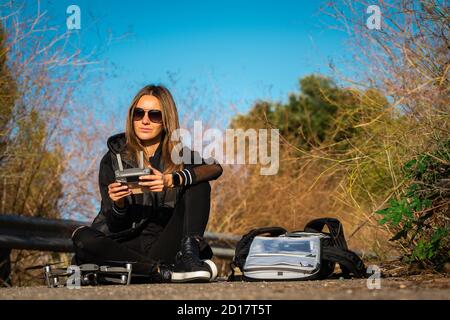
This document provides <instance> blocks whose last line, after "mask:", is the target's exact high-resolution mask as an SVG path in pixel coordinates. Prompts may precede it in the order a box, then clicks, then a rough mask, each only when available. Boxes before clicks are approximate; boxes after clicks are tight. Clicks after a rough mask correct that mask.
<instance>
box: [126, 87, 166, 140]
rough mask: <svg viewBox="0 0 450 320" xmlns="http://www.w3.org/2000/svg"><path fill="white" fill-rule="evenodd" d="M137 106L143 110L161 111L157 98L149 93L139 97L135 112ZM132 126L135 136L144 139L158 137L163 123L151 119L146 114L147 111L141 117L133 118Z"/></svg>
mask: <svg viewBox="0 0 450 320" xmlns="http://www.w3.org/2000/svg"><path fill="white" fill-rule="evenodd" d="M137 108H140V109H143V110H145V111H149V110H159V111H160V112H162V109H161V105H160V104H159V100H158V98H156V97H154V96H150V95H143V96H142V97H141V98H140V99H139V101H138V103H137V105H136V107H135V113H136V109H137ZM133 128H134V132H135V133H136V135H137V137H138V138H139V139H140V140H142V141H146V140H152V139H154V138H156V137H158V136H159V135H160V134H161V131H162V130H163V124H162V123H157V122H153V121H151V120H150V118H149V116H148V112H145V115H144V117H143V118H142V119H139V120H137V119H136V118H135V117H134V118H133Z"/></svg>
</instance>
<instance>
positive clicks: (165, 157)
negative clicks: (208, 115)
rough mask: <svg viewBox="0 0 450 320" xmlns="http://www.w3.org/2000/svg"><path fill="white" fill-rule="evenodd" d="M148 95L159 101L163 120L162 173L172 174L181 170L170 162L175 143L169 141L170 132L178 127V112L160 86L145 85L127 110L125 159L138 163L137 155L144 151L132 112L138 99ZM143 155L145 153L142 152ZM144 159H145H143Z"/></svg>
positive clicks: (168, 94) (170, 95)
mask: <svg viewBox="0 0 450 320" xmlns="http://www.w3.org/2000/svg"><path fill="white" fill-rule="evenodd" d="M145 95H150V96H154V97H155V98H157V99H158V100H159V103H160V105H161V109H162V110H161V112H162V118H163V132H162V134H163V136H164V137H163V140H162V141H161V142H160V143H162V154H161V159H162V162H163V164H164V173H169V172H173V171H176V170H182V169H183V164H178V165H177V164H175V163H173V161H172V158H171V153H172V150H173V148H174V147H175V145H176V143H177V142H176V141H170V136H171V134H172V132H173V131H174V130H176V129H178V128H179V127H180V124H179V121H178V111H177V107H176V105H175V101H174V99H173V97H172V94H171V93H170V91H169V90H168V89H167V88H166V87H164V86H162V85H147V86H145V87H144V88H142V89H141V90H139V92H138V93H137V94H136V96H135V97H134V98H133V101H132V102H131V105H130V107H129V108H128V115H127V123H126V128H125V136H126V139H127V148H126V152H125V157H128V158H132V159H134V160H135V161H136V162H137V161H138V155H139V152H140V151H144V150H145V149H144V146H143V145H142V143H141V141H140V139H139V138H138V137H137V135H136V133H135V131H134V126H133V112H134V108H135V107H136V105H137V103H138V101H139V99H140V98H141V97H142V96H145ZM144 154H145V152H144ZM145 158H146V157H145ZM144 161H145V164H146V165H148V159H144Z"/></svg>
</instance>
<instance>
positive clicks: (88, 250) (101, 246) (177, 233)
mask: <svg viewBox="0 0 450 320" xmlns="http://www.w3.org/2000/svg"><path fill="white" fill-rule="evenodd" d="M210 194H211V187H210V185H209V182H201V183H199V184H196V185H191V186H188V187H186V188H184V190H183V191H182V193H181V197H180V199H179V201H178V202H177V203H176V204H175V208H174V210H173V214H172V216H171V218H170V220H169V222H168V223H167V225H166V226H165V227H164V229H163V230H162V232H160V233H159V234H157V235H155V234H154V233H152V232H149V231H148V230H147V229H144V230H143V231H142V232H141V233H140V234H139V235H138V236H136V237H134V238H131V239H128V240H126V241H117V240H113V239H111V238H109V237H107V236H106V235H105V234H104V233H102V232H100V231H98V230H96V229H93V228H91V227H83V228H80V229H78V230H77V231H76V232H75V233H74V235H73V237H72V240H73V242H74V246H75V254H76V255H75V257H76V259H75V260H76V263H77V264H81V263H95V264H98V265H111V264H112V263H111V262H112V261H117V262H122V261H123V262H126V261H128V262H134V263H133V272H134V273H137V274H143V275H146V274H149V273H152V272H153V271H154V269H155V266H156V264H157V263H158V262H164V263H173V262H174V261H175V255H176V253H177V252H178V251H179V250H180V245H181V239H182V238H183V237H184V236H191V235H198V236H203V234H204V232H205V229H206V225H207V223H208V219H209V210H210V201H211V200H210V199H211V198H210ZM148 227H149V229H150V225H149V226H148Z"/></svg>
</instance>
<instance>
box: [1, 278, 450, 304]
mask: <svg viewBox="0 0 450 320" xmlns="http://www.w3.org/2000/svg"><path fill="white" fill-rule="evenodd" d="M380 284H381V288H380V289H372V290H370V289H368V287H367V280H361V279H353V280H338V279H335V280H323V281H292V282H226V281H218V282H213V283H207V284H194V283H193V284H141V285H130V286H122V285H114V286H112V285H108V286H96V287H82V288H80V289H68V288H47V287H45V286H37V287H12V288H4V289H0V299H6V300H9V299H13V300H20V299H27V300H28V299H32V300H41V299H51V300H53V299H58V300H59V299H64V300H66V299H82V300H86V299H138V300H141V299H146V300H147V299H148V300H155V299H164V300H169V299H170V300H172V299H176V300H186V299H189V300H192V299H194V300H196V299H202V300H209V299H213V300H215V299H221V300H263V299H280V300H300V299H312V300H334V299H346V300H347V299H370V300H372V299H443V300H449V299H450V280H449V278H448V277H443V276H434V275H429V276H410V277H401V278H381V283H380Z"/></svg>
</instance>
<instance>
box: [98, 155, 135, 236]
mask: <svg viewBox="0 0 450 320" xmlns="http://www.w3.org/2000/svg"><path fill="white" fill-rule="evenodd" d="M114 181H115V175H114V170H113V168H112V163H111V155H110V152H108V153H107V154H106V155H105V156H104V157H103V158H102V160H101V162H100V171H99V179H98V182H99V183H98V184H99V188H100V195H101V198H102V199H101V207H100V211H101V212H102V213H103V215H104V216H105V217H106V222H107V224H108V227H109V229H110V230H111V231H112V232H118V231H121V230H124V229H127V228H129V227H130V225H131V222H130V219H129V217H128V215H126V212H127V208H128V204H127V200H126V199H124V200H125V201H124V204H125V206H124V207H122V208H120V207H119V206H116V205H115V204H114V202H113V201H112V200H111V198H110V197H109V193H108V186H109V185H110V184H111V183H113V182H114Z"/></svg>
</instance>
